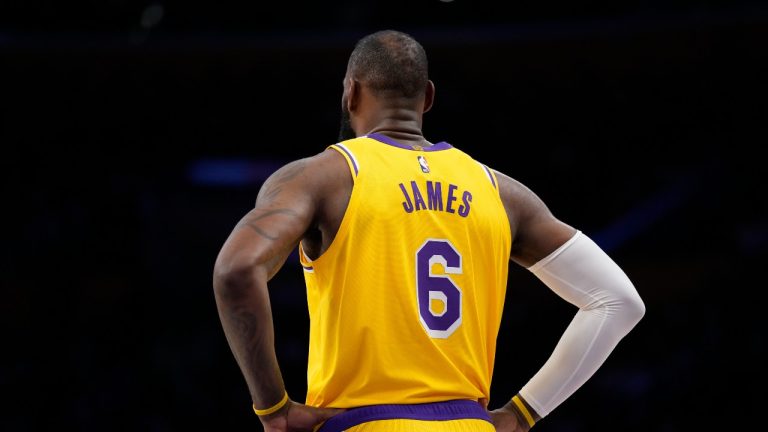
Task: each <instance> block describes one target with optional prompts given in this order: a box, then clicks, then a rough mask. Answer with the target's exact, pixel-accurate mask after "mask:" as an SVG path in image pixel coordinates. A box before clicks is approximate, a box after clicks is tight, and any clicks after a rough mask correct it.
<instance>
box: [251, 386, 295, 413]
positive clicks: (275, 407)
mask: <svg viewBox="0 0 768 432" xmlns="http://www.w3.org/2000/svg"><path fill="white" fill-rule="evenodd" d="M286 402H288V392H287V391H286V392H285V395H284V396H283V398H282V399H281V400H280V402H278V403H276V404H275V405H273V406H271V407H269V408H266V409H257V408H256V405H253V412H255V413H256V415H257V416H265V415H270V414H272V413H273V412H275V411H277V410H279V409H280V408H282V407H283V406H284V405H285V404H286Z"/></svg>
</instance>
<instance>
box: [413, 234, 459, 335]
mask: <svg viewBox="0 0 768 432" xmlns="http://www.w3.org/2000/svg"><path fill="white" fill-rule="evenodd" d="M435 264H442V266H443V270H444V272H443V273H442V274H435V273H432V270H433V266H434V265H435ZM461 272H462V271H461V255H460V254H459V253H458V252H457V251H456V249H455V248H454V247H453V245H452V244H451V243H450V242H449V241H448V240H435V239H430V240H427V241H426V242H424V244H423V245H422V246H421V247H420V248H419V250H418V251H416V298H417V300H418V302H419V318H420V320H421V324H422V325H423V326H424V328H425V329H426V330H427V333H428V334H429V335H430V336H431V337H433V338H440V339H445V338H447V337H448V336H450V335H451V334H452V333H453V332H454V331H456V329H457V328H458V327H459V326H460V325H461V289H460V288H459V287H457V286H456V285H455V284H454V283H453V281H452V280H451V278H450V277H449V275H450V274H461ZM434 300H437V301H438V304H440V302H441V303H442V308H441V309H440V310H438V311H433V310H432V307H431V306H432V302H433V301H434Z"/></svg>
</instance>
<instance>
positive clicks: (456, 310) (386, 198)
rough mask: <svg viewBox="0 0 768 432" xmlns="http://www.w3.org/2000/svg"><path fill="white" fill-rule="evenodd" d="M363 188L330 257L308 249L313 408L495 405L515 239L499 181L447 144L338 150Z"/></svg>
mask: <svg viewBox="0 0 768 432" xmlns="http://www.w3.org/2000/svg"><path fill="white" fill-rule="evenodd" d="M331 148H333V149H335V150H337V151H339V153H341V154H342V155H343V156H344V157H345V158H346V160H347V162H348V164H349V168H350V171H351V173H352V177H353V179H354V187H353V188H352V195H351V197H350V200H349V206H348V208H347V210H346V213H345V214H344V218H343V220H342V222H341V226H340V227H339V230H338V233H337V234H336V237H335V239H334V240H333V242H332V243H331V245H330V247H329V248H328V250H327V251H325V252H324V253H323V254H322V255H321V256H320V257H319V258H317V259H316V260H314V261H312V260H309V258H307V257H306V255H304V253H303V252H302V251H301V248H300V254H299V256H300V259H301V262H302V265H303V267H304V276H305V281H306V285H307V298H308V306H309V314H310V345H309V363H308V371H307V373H308V377H307V378H308V391H307V401H306V403H307V404H308V405H313V406H319V407H339V408H351V407H357V406H364V405H374V404H418V403H427V402H437V401H444V400H450V399H478V398H488V397H489V396H490V385H491V377H492V374H493V365H494V355H495V350H496V337H497V333H498V330H499V325H500V322H501V316H502V310H503V306H504V297H505V292H506V286H507V272H508V268H509V254H510V248H511V233H510V229H509V221H508V219H507V215H506V212H505V210H504V207H503V205H502V202H501V199H500V197H499V192H498V188H497V181H496V177H495V176H494V174H493V172H492V171H491V170H489V169H488V167H486V166H485V165H483V164H481V163H479V162H478V161H476V160H474V159H472V158H471V157H470V156H469V155H467V154H466V153H464V152H462V151H460V150H458V149H457V148H455V147H453V146H451V145H450V144H448V143H445V142H441V143H438V144H435V145H433V146H430V147H426V148H412V147H411V146H405V145H403V144H399V143H397V142H395V141H393V140H391V139H389V138H387V137H385V136H382V135H377V134H371V135H368V136H364V137H359V138H355V139H352V140H347V141H343V142H341V143H338V144H334V145H332V146H331Z"/></svg>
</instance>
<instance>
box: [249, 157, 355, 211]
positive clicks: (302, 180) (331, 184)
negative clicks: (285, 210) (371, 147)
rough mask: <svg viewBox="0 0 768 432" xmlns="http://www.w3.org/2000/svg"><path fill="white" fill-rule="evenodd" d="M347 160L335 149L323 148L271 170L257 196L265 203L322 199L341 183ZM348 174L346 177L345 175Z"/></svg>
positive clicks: (260, 201) (257, 199) (259, 201)
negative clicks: (320, 150)
mask: <svg viewBox="0 0 768 432" xmlns="http://www.w3.org/2000/svg"><path fill="white" fill-rule="evenodd" d="M345 170H346V161H345V160H344V157H343V156H341V155H340V154H338V152H336V151H333V150H329V149H326V150H324V151H322V152H320V153H318V154H315V155H313V156H308V157H305V158H301V159H297V160H294V161H291V162H289V163H287V164H285V165H283V166H282V167H280V168H279V169H278V170H277V171H275V172H274V173H272V174H271V175H270V176H269V177H268V178H267V180H266V181H265V182H264V184H263V185H262V187H261V189H260V190H259V194H258V196H257V198H256V203H257V205H258V204H259V203H261V204H266V203H269V202H272V201H274V200H276V199H302V198H301V197H302V196H303V197H304V199H307V198H310V197H311V198H319V199H322V198H323V197H324V195H325V194H326V193H331V192H332V191H333V190H334V189H335V187H338V186H340V184H339V183H343V180H344V175H343V174H344V171H345ZM347 177H349V176H348V175H347Z"/></svg>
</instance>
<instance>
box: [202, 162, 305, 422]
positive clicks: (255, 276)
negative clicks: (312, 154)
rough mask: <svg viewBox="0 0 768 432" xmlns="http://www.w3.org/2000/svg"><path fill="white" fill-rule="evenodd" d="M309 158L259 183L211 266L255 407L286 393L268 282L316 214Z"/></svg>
mask: <svg viewBox="0 0 768 432" xmlns="http://www.w3.org/2000/svg"><path fill="white" fill-rule="evenodd" d="M309 164H310V161H308V160H298V161H295V162H292V163H290V164H288V165H286V166H284V167H283V168H281V169H279V170H278V171H277V172H275V173H274V174H273V175H272V176H271V177H269V178H268V179H267V180H266V182H265V183H264V185H263V186H262V188H261V190H260V192H259V195H258V198H257V200H256V206H255V208H254V209H253V210H251V211H250V212H248V213H247V214H246V215H245V216H244V217H243V218H242V219H241V220H240V222H239V223H238V224H237V225H236V226H235V228H234V229H233V231H232V233H231V234H230V235H229V238H227V240H226V241H225V243H224V245H223V247H222V249H221V251H220V252H219V255H218V257H217V259H216V263H215V265H214V278H213V287H214V294H215V298H216V305H217V308H218V311H219V317H220V319H221V323H222V326H223V329H224V333H225V335H226V338H227V342H228V343H229V346H230V348H231V350H232V353H233V355H234V357H235V360H236V361H237V364H238V366H239V367H240V370H241V371H242V373H243V375H244V377H245V380H246V383H247V385H248V389H249V391H250V394H251V398H252V399H253V403H254V405H255V406H256V407H260V408H263V407H270V406H273V405H274V404H276V403H277V402H279V401H280V400H281V399H282V397H283V395H284V392H285V388H284V386H283V379H282V375H281V373H280V369H279V367H278V364H277V358H276V356H275V349H274V332H273V327H272V312H271V307H270V302H269V295H268V291H267V282H268V281H269V279H270V278H271V277H272V276H273V275H274V274H275V273H276V272H277V270H278V269H279V268H280V267H281V266H282V265H283V263H284V262H285V260H286V258H287V257H288V255H289V254H290V253H291V251H292V250H293V249H294V248H295V247H296V245H297V243H298V242H299V240H300V239H301V237H302V236H303V234H304V232H305V231H306V230H307V229H308V228H309V226H310V224H311V222H312V220H313V217H314V213H315V208H316V204H315V200H314V198H313V196H312V194H311V192H312V189H311V188H310V187H309V186H311V184H312V182H311V179H309V178H308V177H309V173H308V165H309Z"/></svg>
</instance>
